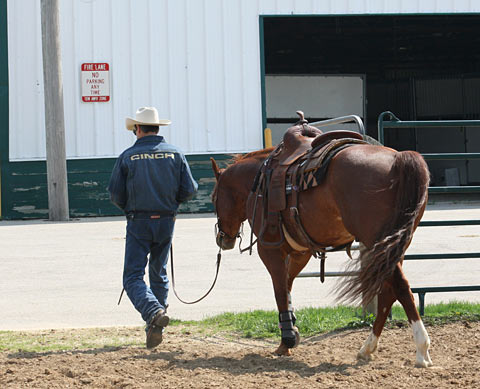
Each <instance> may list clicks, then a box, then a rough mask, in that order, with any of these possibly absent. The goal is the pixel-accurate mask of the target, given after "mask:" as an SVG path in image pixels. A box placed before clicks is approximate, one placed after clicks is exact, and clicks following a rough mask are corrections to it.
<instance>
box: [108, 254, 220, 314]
mask: <svg viewBox="0 0 480 389" xmlns="http://www.w3.org/2000/svg"><path fill="white" fill-rule="evenodd" d="M221 260H222V249H221V248H220V249H218V254H217V270H216V272H215V279H214V280H213V284H212V286H211V287H210V289H208V291H207V293H205V294H204V295H203V296H202V297H200V298H199V299H197V300H195V301H184V300H182V299H181V298H180V297H179V296H178V294H177V291H176V289H175V273H174V270H173V244H171V245H170V269H171V271H172V289H173V293H174V294H175V296H176V297H177V299H179V300H180V301H181V302H182V303H184V304H196V303H198V302H199V301H202V300H203V299H204V298H205V297H207V296H208V295H209V294H210V292H211V291H212V289H213V287H214V286H215V284H216V282H217V278H218V272H219V270H220V261H221ZM123 292H125V288H123V289H122V292H121V293H120V298H119V299H118V304H117V305H120V302H121V301H122V297H123Z"/></svg>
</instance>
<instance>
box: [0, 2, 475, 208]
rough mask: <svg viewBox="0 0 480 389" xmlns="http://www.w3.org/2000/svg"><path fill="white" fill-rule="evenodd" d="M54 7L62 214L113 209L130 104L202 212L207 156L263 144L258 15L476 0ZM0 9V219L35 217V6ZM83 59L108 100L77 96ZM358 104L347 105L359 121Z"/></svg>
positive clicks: (406, 11)
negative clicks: (149, 120) (181, 172)
mask: <svg viewBox="0 0 480 389" xmlns="http://www.w3.org/2000/svg"><path fill="white" fill-rule="evenodd" d="M60 4H61V9H60V23H61V48H62V66H63V91H64V105H65V128H66V150H67V158H68V171H69V196H70V206H71V214H72V216H75V215H78V216H82V215H99V214H114V213H115V212H116V210H115V209H114V208H113V207H112V206H111V205H110V204H109V202H108V195H107V193H106V191H105V187H106V183H107V182H108V177H109V173H110V171H111V167H112V166H113V162H114V158H115V157H116V156H118V155H119V154H120V153H121V152H122V151H123V150H124V149H125V148H126V147H129V146H130V145H131V144H132V143H133V141H134V137H133V135H132V134H131V133H130V132H129V131H127V130H125V117H127V116H132V115H134V114H135V111H136V109H137V108H138V107H140V106H155V107H157V108H158V110H159V114H160V116H161V117H164V118H168V119H171V120H172V125H170V126H169V127H166V128H165V129H163V128H162V132H163V135H164V136H165V138H166V139H167V141H168V142H170V143H173V144H176V145H178V146H180V147H181V148H182V149H183V150H184V152H185V153H186V154H187V156H188V159H189V161H190V162H191V164H192V170H193V173H194V175H195V176H196V178H197V179H198V180H199V182H200V189H201V190H200V193H199V196H197V199H195V200H194V201H193V202H192V203H191V204H190V205H189V206H188V207H187V208H185V209H184V210H185V211H207V210H211V205H210V202H209V195H210V191H211V188H212V184H213V178H212V175H211V174H210V170H209V165H208V158H209V157H210V155H212V154H214V155H217V157H218V158H220V159H222V158H223V159H226V158H228V154H230V153H237V152H247V151H252V150H256V149H259V148H262V147H263V129H264V127H265V126H266V125H267V122H268V120H267V119H268V116H269V112H268V111H270V110H272V111H273V108H272V109H270V108H269V107H268V104H269V101H271V96H270V95H269V94H268V91H266V88H265V85H266V81H265V80H266V79H265V77H266V76H268V72H266V70H265V69H266V64H265V47H264V43H265V40H264V39H265V31H264V20H265V18H275V17H278V16H285V17H289V18H292V17H296V16H298V17H299V18H302V17H310V18H312V17H317V16H323V17H328V16H335V15H338V16H348V15H357V16H362V15H363V16H365V15H455V14H458V15H460V14H461V15H472V16H476V14H477V13H479V12H480V1H473V0H455V1H453V0H358V1H356V0H61V1H60ZM0 8H1V9H0V17H1V18H2V21H1V23H0V26H2V28H3V30H2V35H5V36H6V38H5V37H4V39H3V40H2V41H1V42H0V44H1V47H0V49H1V51H2V59H0V62H3V63H1V64H0V79H1V80H2V81H1V85H0V87H1V88H2V91H1V94H0V98H1V99H3V101H2V102H3V103H4V104H2V105H3V106H8V112H6V110H5V108H3V109H4V112H3V113H4V115H3V116H4V120H3V123H2V126H1V128H0V157H1V184H2V186H1V188H2V190H1V201H2V202H1V212H2V213H1V216H3V217H4V218H21V217H45V216H46V213H47V212H48V210H47V209H48V207H47V199H46V197H47V190H46V175H45V163H44V162H43V161H44V160H45V130H44V105H43V104H44V100H43V71H42V66H43V65H42V49H41V24H40V2H39V1H38V0H6V1H2V2H0ZM279 28H281V26H280V27H279ZM365 29H367V30H368V29H369V26H368V25H366V26H365ZM297 39H300V38H297ZM312 49H314V48H312ZM7 53H8V54H7ZM299 60H301V58H299ZM84 63H106V64H108V65H109V71H108V77H109V89H108V94H109V101H106V102H85V101H83V100H82V93H84V92H83V91H82V71H81V67H82V64H84ZM267 65H268V64H267ZM283 72H284V70H282V74H283ZM313 73H314V72H313ZM321 74H322V75H323V74H325V72H324V71H323V70H322V72H321ZM336 74H337V75H338V73H336ZM310 76H312V75H310ZM340 76H342V75H340ZM344 76H351V74H345V75H344ZM366 80H367V81H366V82H367V84H368V77H367V79H366ZM307 84H308V83H307ZM362 88H364V86H363V84H362V86H361V87H360V89H359V91H360V92H359V94H360V95H361V96H363V98H364V99H365V96H364V93H363V89H362ZM286 91H287V92H291V89H286ZM300 95H302V94H301V93H300ZM365 101H366V100H365ZM365 101H363V100H362V102H361V104H360V105H359V106H360V112H358V114H360V115H362V117H364V118H365V112H363V106H364V103H365ZM301 103H302V102H301V101H300V105H301ZM5 104H6V105H5ZM301 108H302V107H301V106H299V107H298V109H301ZM320 110H321V109H320ZM338 113H339V114H351V113H357V112H342V110H341V109H339V111H338ZM292 114H294V112H292ZM270 116H271V115H270ZM292 116H294V115H292ZM307 116H308V115H307ZM311 116H317V117H322V118H323V117H325V116H331V114H328V113H322V112H320V113H319V112H315V114H312V115H311ZM5 117H6V118H7V119H5ZM287 119H289V118H287ZM365 119H366V118H365ZM272 123H274V122H272ZM286 127H288V125H287V124H286V123H285V128H286ZM163 130H164V131H163Z"/></svg>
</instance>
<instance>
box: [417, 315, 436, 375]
mask: <svg viewBox="0 0 480 389" xmlns="http://www.w3.org/2000/svg"><path fill="white" fill-rule="evenodd" d="M412 331H413V340H414V341H415V345H416V346H417V359H416V362H415V365H416V366H418V367H429V366H432V365H433V363H432V360H431V359H430V354H429V353H428V348H429V347H430V338H429V337H428V333H427V330H426V329H425V326H424V325H423V321H421V320H418V321H414V322H412Z"/></svg>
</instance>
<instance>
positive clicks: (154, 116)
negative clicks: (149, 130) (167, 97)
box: [125, 107, 171, 130]
mask: <svg viewBox="0 0 480 389" xmlns="http://www.w3.org/2000/svg"><path fill="white" fill-rule="evenodd" d="M170 123H171V121H170V120H168V119H159V118H158V112H157V109H156V108H154V107H141V108H139V109H138V110H137V112H136V113H135V119H132V118H126V119H125V125H126V126H127V130H133V129H134V127H135V124H140V125H144V126H168V125H169V124H170Z"/></svg>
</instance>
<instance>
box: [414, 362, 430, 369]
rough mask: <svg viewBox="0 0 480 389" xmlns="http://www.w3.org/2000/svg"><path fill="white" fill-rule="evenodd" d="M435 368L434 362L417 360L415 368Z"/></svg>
mask: <svg viewBox="0 0 480 389" xmlns="http://www.w3.org/2000/svg"><path fill="white" fill-rule="evenodd" d="M432 366H433V362H432V361H427V360H422V361H419V360H417V361H416V362H415V367H421V368H424V369H426V368H429V367H432Z"/></svg>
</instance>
